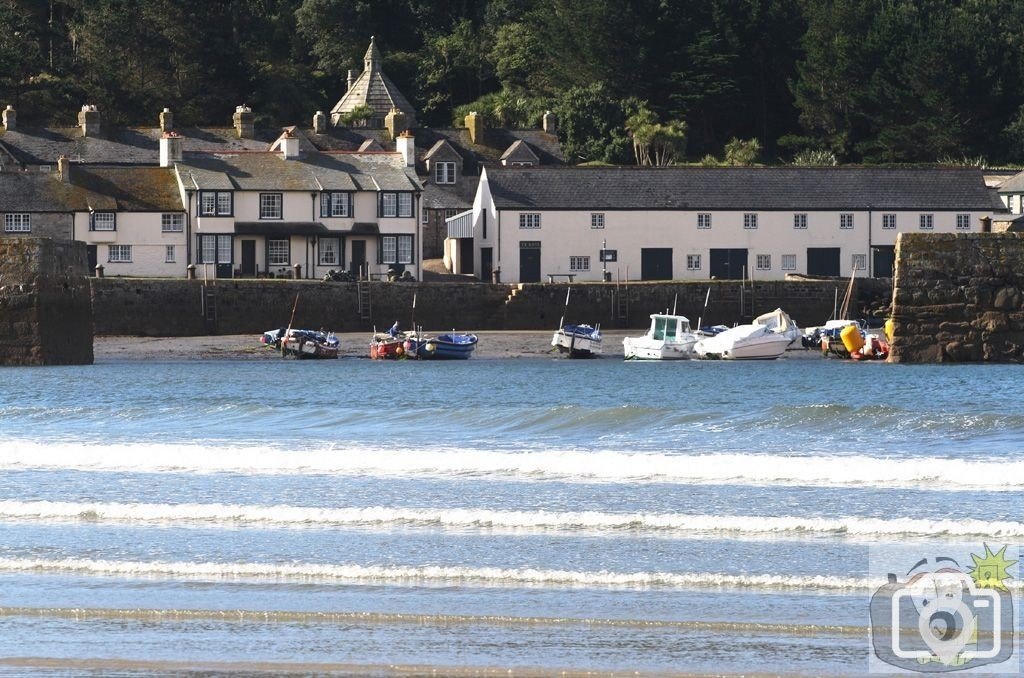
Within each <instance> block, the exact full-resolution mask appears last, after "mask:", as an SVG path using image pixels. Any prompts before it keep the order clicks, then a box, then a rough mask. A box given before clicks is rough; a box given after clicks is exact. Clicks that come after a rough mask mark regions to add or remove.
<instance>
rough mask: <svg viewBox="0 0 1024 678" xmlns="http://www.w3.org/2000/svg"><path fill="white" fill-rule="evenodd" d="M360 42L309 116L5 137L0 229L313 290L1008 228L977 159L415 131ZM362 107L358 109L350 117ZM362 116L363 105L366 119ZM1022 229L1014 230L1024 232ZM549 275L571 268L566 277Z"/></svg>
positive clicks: (801, 253) (493, 131) (712, 269)
mask: <svg viewBox="0 0 1024 678" xmlns="http://www.w3.org/2000/svg"><path fill="white" fill-rule="evenodd" d="M380 64H381V57H380V52H379V49H378V48H377V46H376V44H375V42H374V41H373V40H372V39H371V42H370V47H369V49H368V50H367V52H366V56H365V59H364V69H363V71H362V72H361V73H360V74H359V75H358V76H355V75H354V74H351V73H350V76H349V82H348V88H347V91H346V93H345V94H344V95H343V96H342V97H341V99H340V100H339V101H338V102H337V104H336V105H335V106H334V108H333V109H332V110H331V112H330V114H329V115H328V114H324V113H322V112H317V113H316V114H315V115H314V116H313V120H312V125H311V126H309V127H305V126H290V127H283V128H281V127H278V128H264V127H257V126H256V124H255V114H254V112H253V111H252V110H251V109H250V108H248V107H247V106H244V105H243V106H239V107H237V108H236V110H235V111H234V114H233V116H232V125H231V126H225V127H217V128H177V127H175V125H174V120H173V114H172V112H171V111H169V110H167V109H165V110H164V111H163V112H161V113H159V116H158V119H159V124H158V125H156V126H154V127H151V128H130V129H124V128H113V129H107V128H106V127H104V126H103V124H102V120H101V113H102V111H101V110H100V108H99V107H97V106H94V105H86V106H83V107H82V110H81V111H79V112H78V115H77V117H78V124H77V125H75V126H70V127H62V128H52V127H50V128H42V127H31V126H24V127H23V126H20V125H19V124H18V120H17V111H16V110H15V109H14V108H13V107H11V106H7V108H6V110H4V111H3V129H2V130H0V213H2V214H3V225H4V227H3V235H4V236H24V235H33V236H49V237H56V238H69V239H75V240H81V241H84V242H85V243H86V244H87V249H88V252H89V257H90V265H91V266H100V267H102V268H103V269H104V270H105V274H106V275H121V276H157V277H184V276H185V275H186V271H187V269H188V267H189V266H190V265H194V266H195V267H197V268H198V269H199V271H200V275H207V276H217V277H265V276H283V277H293V276H295V275H299V276H301V277H303V278H319V277H321V276H322V275H323V274H324V273H326V272H327V271H328V270H332V269H333V270H341V269H345V270H351V271H353V272H359V273H361V274H363V275H384V274H385V273H387V272H388V271H391V272H394V273H397V274H401V273H403V272H404V271H409V272H410V273H411V274H412V275H413V276H415V277H417V278H421V277H422V265H423V261H424V259H425V258H426V259H442V258H443V260H444V262H445V265H446V266H447V268H448V269H449V270H451V271H452V272H454V273H459V274H471V275H473V276H475V277H477V278H479V279H481V280H485V281H489V280H491V279H492V278H499V277H500V279H502V280H503V281H506V282H530V281H542V280H547V279H570V277H571V278H572V279H575V280H581V281H587V280H595V281H596V280H602V279H610V278H615V279H631V280H637V279H643V280H669V279H676V280H685V279H708V278H718V279H739V278H742V277H748V278H754V279H766V280H767V279H780V278H783V277H785V276H786V275H787V274H791V273H796V274H807V275H828V276H848V275H850V274H851V273H852V272H853V271H863V272H864V274H865V275H871V276H878V277H886V276H889V275H891V272H892V266H893V259H894V254H893V248H894V245H895V242H896V236H897V234H898V233H900V232H906V231H933V232H947V233H948V232H972V231H980V230H983V229H985V228H988V227H989V224H990V223H994V229H995V230H1005V229H1016V228H1017V226H1018V225H1019V224H1018V221H1017V220H1018V219H1022V218H1024V217H1022V216H1021V215H1022V211H1024V210H1022V207H1024V175H1017V176H1013V175H1011V173H1005V174H1002V175H998V174H989V175H986V174H984V173H983V172H982V171H981V170H977V169H970V168H798V167H777V168H760V167H756V168H754V167H752V168H705V167H674V168H637V167H593V168H592V167H570V166H567V165H566V163H565V159H564V157H563V155H562V151H561V148H560V145H559V142H558V136H557V129H556V121H555V119H554V117H553V116H552V115H551V114H547V115H545V116H544V118H543V121H542V127H541V128H540V129H533V130H510V129H497V128H488V127H486V126H485V125H484V122H483V118H482V116H479V115H476V114H470V115H469V116H467V117H466V120H465V127H463V128H452V129H436V128H427V127H420V126H418V125H417V122H416V111H415V109H413V107H412V106H411V105H410V104H409V102H408V101H407V100H406V99H405V97H403V96H402V95H401V93H400V92H398V91H397V89H396V88H395V86H394V83H392V82H391V80H390V79H389V78H388V77H387V75H386V74H385V73H384V72H383V71H382V70H381V67H380ZM357 107H368V108H369V110H371V111H373V115H372V116H371V117H370V118H369V119H366V120H363V121H361V122H360V123H358V125H357V126H346V125H344V124H343V122H342V120H343V118H345V117H346V114H347V113H350V112H352V111H353V110H354V109H356V108H357ZM361 110H366V109H365V108H361ZM1020 225H1024V223H1022V224H1020ZM561 276H564V278H563V277H561Z"/></svg>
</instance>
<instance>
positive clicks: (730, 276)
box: [709, 248, 747, 280]
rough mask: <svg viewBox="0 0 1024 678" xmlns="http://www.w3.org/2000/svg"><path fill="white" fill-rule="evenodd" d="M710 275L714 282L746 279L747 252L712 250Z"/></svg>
mask: <svg viewBox="0 0 1024 678" xmlns="http://www.w3.org/2000/svg"><path fill="white" fill-rule="evenodd" d="M709 263H710V273H711V277H712V278H714V279H715V280H743V279H744V278H745V277H747V250H746V249H741V248H735V249H712V250H711V252H710V261H709Z"/></svg>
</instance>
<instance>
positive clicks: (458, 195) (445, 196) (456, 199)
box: [423, 176, 480, 210]
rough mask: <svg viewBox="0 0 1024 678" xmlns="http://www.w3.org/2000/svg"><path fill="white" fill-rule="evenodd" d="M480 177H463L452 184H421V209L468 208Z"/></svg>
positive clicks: (471, 203)
mask: <svg viewBox="0 0 1024 678" xmlns="http://www.w3.org/2000/svg"><path fill="white" fill-rule="evenodd" d="M479 183H480V177H477V176H473V177H463V178H462V179H460V180H459V183H457V184H455V185H454V186H452V185H449V184H444V185H438V184H435V183H433V182H427V183H425V184H423V209H428V210H442V209H460V210H464V209H469V208H470V207H472V206H473V199H474V198H475V197H476V187H477V185H478V184H479Z"/></svg>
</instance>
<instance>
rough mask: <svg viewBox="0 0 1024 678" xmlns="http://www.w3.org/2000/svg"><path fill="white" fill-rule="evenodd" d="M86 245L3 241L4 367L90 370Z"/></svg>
mask: <svg viewBox="0 0 1024 678" xmlns="http://www.w3.org/2000/svg"><path fill="white" fill-rule="evenodd" d="M86 269H87V257H86V249H85V243H83V242H76V241H71V240H54V239H52V238H8V237H3V238H0V365H90V364H92V362H93V353H92V338H93V317H92V299H91V297H90V288H89V282H88V280H87V279H86Z"/></svg>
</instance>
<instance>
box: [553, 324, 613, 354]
mask: <svg viewBox="0 0 1024 678" xmlns="http://www.w3.org/2000/svg"><path fill="white" fill-rule="evenodd" d="M551 345H552V346H554V347H555V348H556V349H558V352H559V353H561V354H562V355H564V356H567V357H569V358H596V357H597V356H599V355H601V339H600V338H595V337H593V336H588V335H583V334H578V333H573V332H563V331H562V330H559V331H557V332H555V334H554V335H553V336H552V337H551Z"/></svg>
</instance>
